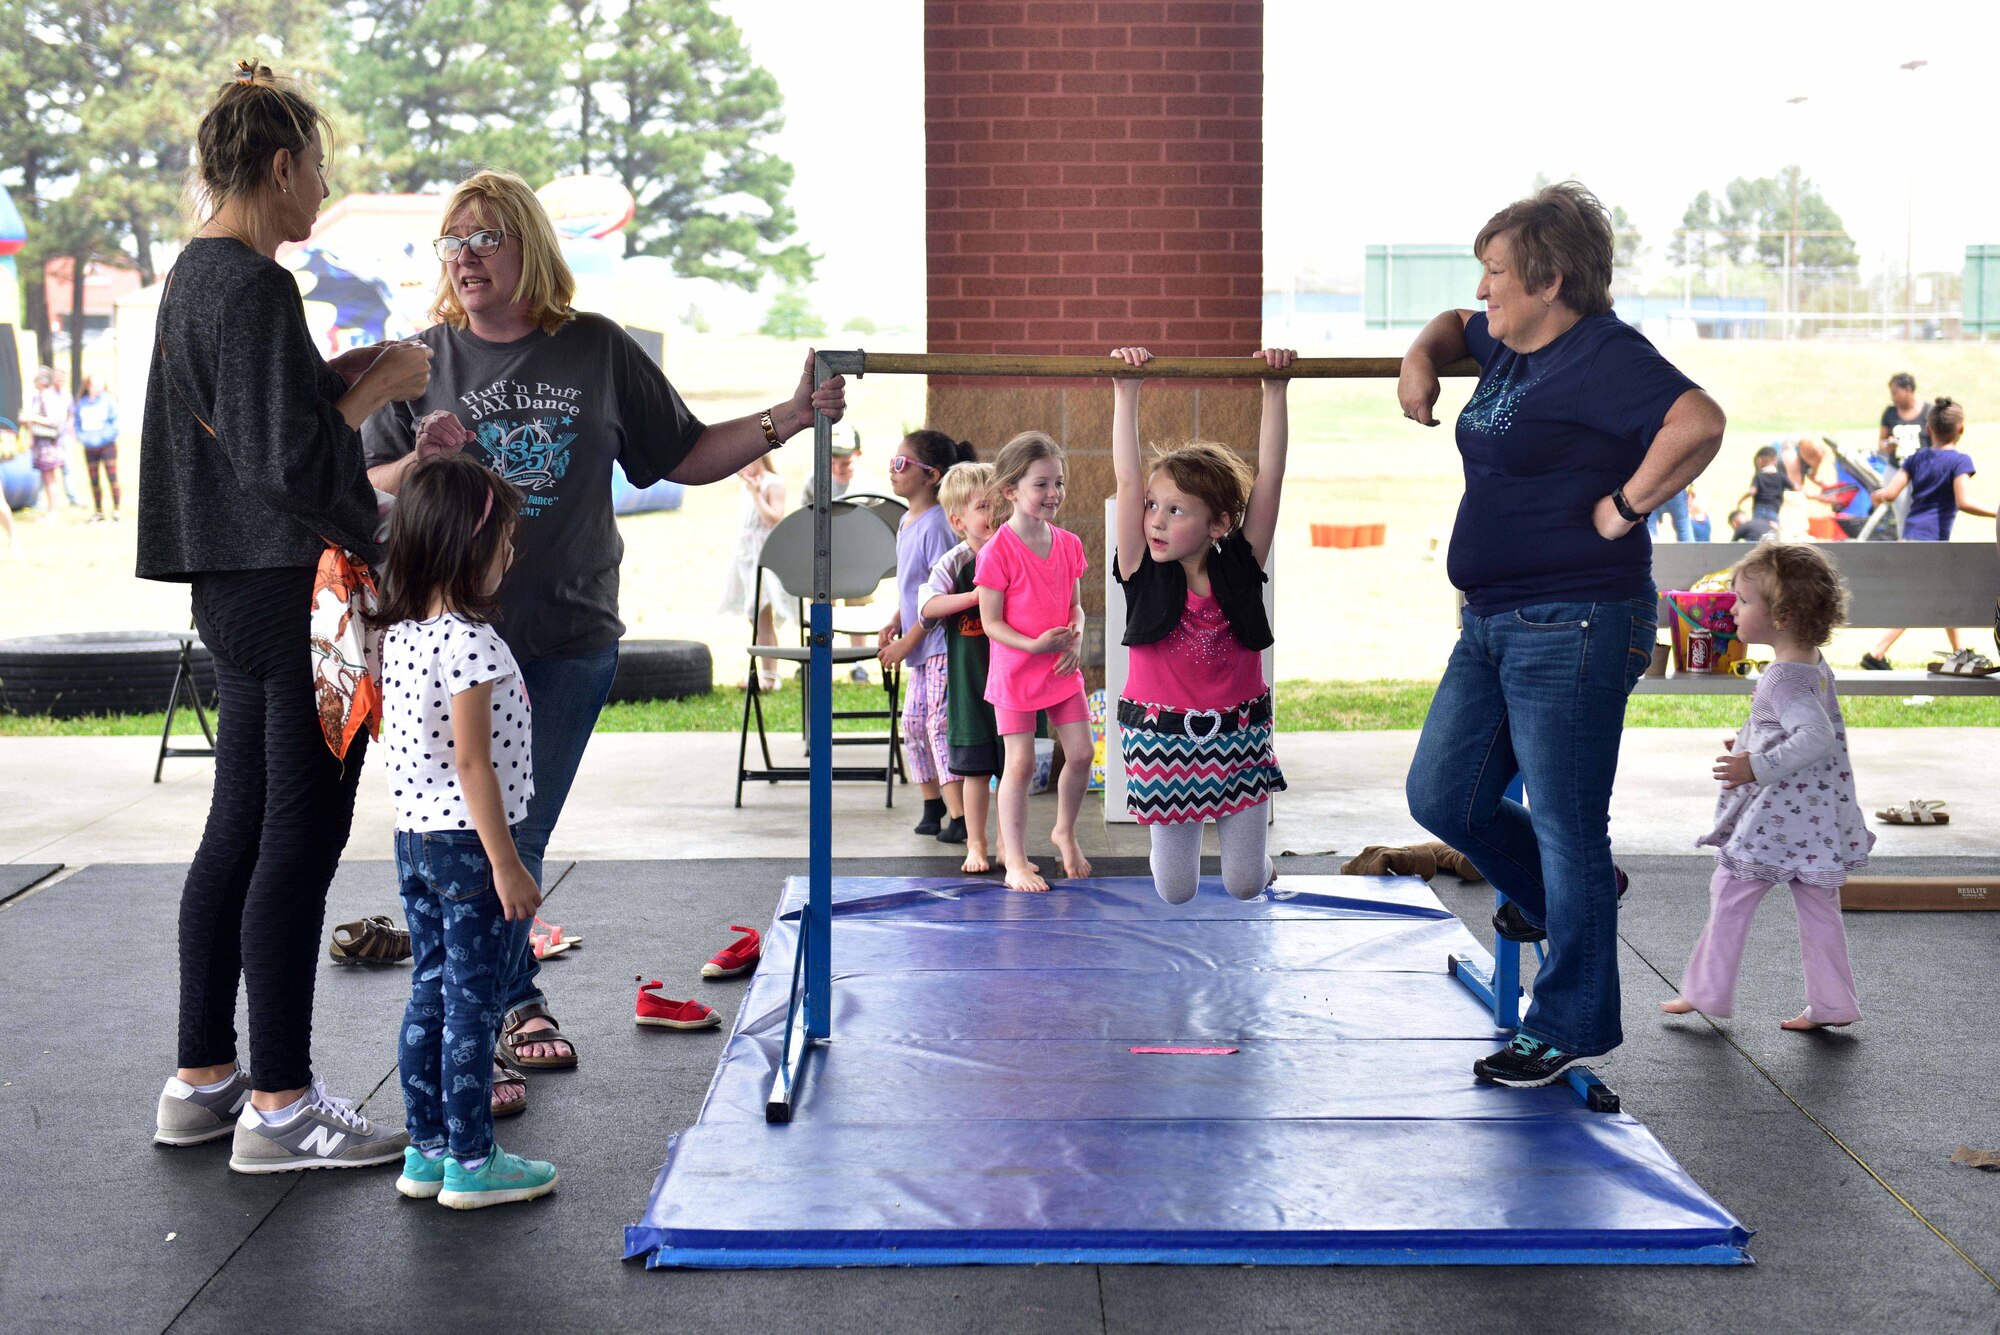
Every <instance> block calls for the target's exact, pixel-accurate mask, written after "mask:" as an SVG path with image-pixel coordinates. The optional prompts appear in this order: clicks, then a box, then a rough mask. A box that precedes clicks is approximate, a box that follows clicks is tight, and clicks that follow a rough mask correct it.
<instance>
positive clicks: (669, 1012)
mask: <svg viewBox="0 0 2000 1335" xmlns="http://www.w3.org/2000/svg"><path fill="white" fill-rule="evenodd" d="M632 981H634V982H637V981H638V979H637V978H636V977H635V978H634V979H633V980H632ZM665 986H666V984H665V983H663V982H661V981H660V980H659V979H657V978H655V979H654V980H653V981H652V982H650V983H647V984H646V985H645V986H644V987H642V988H640V989H639V1007H638V1011H637V1013H636V1014H635V1015H634V1016H633V1019H634V1020H636V1021H637V1022H638V1023H639V1024H643V1025H650V1026H652V1027H653V1028H655V1029H713V1028H714V1027H715V1026H716V1025H719V1024H721V1023H722V1017H721V1016H720V1015H717V1014H716V1013H715V1009H714V1008H713V1007H711V1006H704V1005H703V1004H702V1003H701V1002H699V1001H675V1000H674V999H673V998H672V997H669V996H665V995H663V994H661V993H660V991H659V989H660V988H663V987H665Z"/></svg>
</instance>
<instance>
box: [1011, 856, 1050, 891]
mask: <svg viewBox="0 0 2000 1335" xmlns="http://www.w3.org/2000/svg"><path fill="white" fill-rule="evenodd" d="M1007 888H1008V889H1009V890H1020V891H1024V892H1026V893H1027V894H1031V895H1040V894H1046V893H1048V888H1049V883H1048V882H1047V881H1045V880H1043V879H1042V878H1041V877H1040V876H1038V875H1036V874H1035V864H1034V863H1032V862H1010V863H1008V864H1007Z"/></svg>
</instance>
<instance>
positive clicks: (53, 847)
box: [0, 728, 2000, 867]
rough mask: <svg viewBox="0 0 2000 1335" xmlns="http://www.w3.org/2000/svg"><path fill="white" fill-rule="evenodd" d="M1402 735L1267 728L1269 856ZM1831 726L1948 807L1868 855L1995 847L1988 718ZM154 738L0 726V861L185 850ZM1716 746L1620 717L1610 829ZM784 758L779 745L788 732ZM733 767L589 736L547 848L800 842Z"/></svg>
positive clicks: (1618, 829) (1359, 779) (193, 772)
mask: <svg viewBox="0 0 2000 1335" xmlns="http://www.w3.org/2000/svg"><path fill="white" fill-rule="evenodd" d="M1416 740H1417V734H1416V733H1414V732H1408V731H1404V732H1345V733H1289V734H1286V735H1285V736H1284V737H1283V738H1281V739H1280V742H1279V759H1280V760H1281V761H1282V763H1283V764H1284V767H1285V773H1286V777H1287V779H1288V780H1289V782H1290V784H1291V788H1290V790H1289V791H1288V792H1286V793H1285V794H1283V795H1282V796H1281V797H1280V798H1279V799H1278V802H1277V820H1276V824H1275V827H1274V828H1273V831H1272V839H1271V846H1272V849H1273V851H1274V852H1278V851H1283V852H1293V853H1336V852H1337V853H1340V854H1342V855H1351V854H1353V853H1355V852H1358V851H1359V850H1360V849H1361V848H1362V847H1363V846H1364V845H1366V844H1393V843H1402V842H1405V841H1408V840H1413V839H1420V838H1423V837H1426V836H1424V835H1423V834H1422V832H1421V831H1420V830H1418V828H1417V826H1416V825H1415V823H1414V822H1413V821H1411V819H1410V815H1409V810H1408V808H1407V806H1406V805H1405V803H1404V800H1403V775H1404V772H1405V770H1406V769H1407V768H1408V766H1409V760H1410V753H1411V750H1412V748H1413V747H1414V746H1415V745H1416ZM1849 740H1850V744H1851V747H1852V750H1853V756H1854V765H1855V770H1856V772H1857V773H1859V774H1860V775H1861V778H1862V784H1861V798H1862V801H1863V802H1864V803H1865V804H1866V805H1867V806H1868V807H1869V808H1870V809H1873V808H1876V807H1880V806H1885V805H1887V804H1888V803H1891V802H1901V801H1904V800H1906V799H1908V798H1911V797H1929V798H1944V799H1947V800H1949V801H1950V803H1951V809H1952V813H1953V819H1952V822H1951V824H1949V825H1943V826H1930V827H1924V828H1907V827H1906V828H1898V827H1893V826H1886V825H1880V824H1877V825H1876V827H1875V828H1876V833H1877V834H1878V835H1879V836H1880V841H1881V842H1880V843H1879V844H1878V845H1877V847H1876V850H1875V851H1876V855H1877V856H1878V857H1913V856H1937V857H1958V858H1978V859H1985V860H1991V859H1994V858H1996V857H2000V787H1996V786H1995V785H1992V784H1990V783H1986V782H1973V781H1971V776H1972V775H1973V774H1975V773H1979V774H1984V773H1985V772H1986V771H1987V769H1988V766H1987V764H1986V757H1987V756H1988V755H1989V754H1990V751H1991V747H1992V736H1991V734H1990V732H1988V731H1986V730H1983V729H1975V728H1869V729H1856V730H1855V731H1854V732H1853V733H1852V734H1851V735H1850V739H1849ZM780 745H781V746H786V745H790V744H787V743H781V744H780ZM157 747H158V743H157V742H155V741H153V740H151V739H148V738H141V737H87V738H85V737H80V738H68V737H51V738H39V737H12V738H5V739H0V811H5V812H7V813H8V814H7V819H6V820H5V822H4V825H0V863H9V862H22V863H46V862H61V863H65V864H67V865H69V866H72V867H74V866H81V865H85V864H88V863H95V862H186V861H188V860H189V859H190V858H192V857H193V855H194V850H195V846H196V845H197V843H199V841H200V838H201V826H202V820H203V818H204V817H205V816H206V814H207V811H208V798H209V789H210V786H211V782H212V778H213V774H214V764H213V762H212V761H208V760H170V761H168V762H167V769H166V776H165V782H163V783H160V784H157V785H156V784H154V783H153V782H152V774H153V757H154V753H155V751H156V750H157ZM1719 751H1720V737H1719V735H1717V734H1716V733H1714V732H1712V731H1710V730H1707V729H1667V728H1639V729H1633V730H1631V731H1629V732H1627V733H1626V734H1625V744H1624V750H1623V754H1622V756H1621V759H1620V763H1619V771H1618V785H1617V788H1616V792H1615V794H1614V797H1613V801H1612V808H1611V813H1612V821H1611V832H1612V838H1613V839H1614V841H1615V842H1616V845H1617V848H1618V851H1619V854H1620V855H1621V856H1636V855H1643V854H1668V855H1671V854H1682V853H1691V852H1693V851H1694V850H1693V841H1694V839H1695V838H1696V836H1698V835H1700V834H1702V833H1704V832H1705V831H1706V830H1707V829H1708V828H1709V819H1710V817H1711V815H1712V813H1713V811H1714V802H1715V786H1714V783H1713V781H1712V780H1711V779H1710V778H1709V777H1708V772H1709V766H1710V763H1711V761H1712V759H1713V757H1714V756H1715V755H1717V754H1718V753H1719ZM790 754H796V747H795V746H792V747H791V751H790ZM858 754H859V753H858V751H857V752H854V753H850V755H852V756H858ZM849 758H850V757H849V756H844V757H843V759H849ZM780 760H781V763H783V761H784V756H783V755H782V754H781V756H780ZM735 763H736V738H735V736H734V734H727V733H604V734H600V735H598V736H597V737H595V738H593V739H592V740H591V744H590V749H589V751H588V752H586V753H585V755H584V761H583V768H582V770H581V772H580V773H579V774H578V776H577V782H576V787H575V789H574V790H573V791H572V793H571V795H570V800H569V803H568V807H567V810H566V811H565V813H564V815H563V820H562V824H561V825H559V826H558V827H557V829H556V833H555V840H554V843H553V844H552V845H551V847H550V850H549V855H550V856H551V857H564V858H576V859H587V860H599V859H607V858H621V859H655V858H730V857H762V858H802V857H804V856H805V855H806V842H807V841H806V822H805V812H806V790H805V786H804V785H803V784H796V783H793V784H781V785H769V784H753V785H751V786H750V787H749V788H747V789H746V790H745V792H744V805H743V807H742V808H741V809H740V810H739V809H737V808H735V807H734V806H733V805H732V798H733V795H734V784H735ZM1052 803H1053V799H1052V798H1048V797H1041V798H1037V799H1035V806H1034V808H1033V810H1032V812H1031V815H1030V824H1029V830H1030V833H1031V835H1032V836H1034V837H1037V838H1039V837H1042V835H1043V834H1045V832H1046V830H1047V828H1048V825H1049V822H1050V820H1051V818H1052ZM1100 810H1101V808H1100V806H1099V805H1098V799H1097V798H1095V797H1092V798H1090V799H1089V800H1088V805H1087V806H1086V808H1085V812H1084V819H1083V821H1082V823H1081V828H1082V831H1083V840H1084V845H1085V851H1086V852H1087V853H1089V854H1090V855H1091V856H1099V855H1132V856H1141V855H1143V854H1144V853H1145V851H1146V835H1145V833H1144V831H1142V830H1140V829H1139V828H1138V827H1136V826H1129V825H1116V826H1113V825H1106V824H1105V823H1104V822H1103V821H1102V820H1101V819H1099V818H1098V814H1097V813H1098V812H1099V811H1100ZM917 811H918V799H917V796H916V790H915V789H914V788H911V787H907V786H905V787H902V788H900V789H899V790H898V792H897V795H896V805H895V807H894V809H885V808H884V807H883V804H882V790H881V788H880V787H879V786H877V785H871V784H865V783H847V784H839V785H836V786H835V789H834V821H835V853H836V855H837V856H846V857H854V856H874V857H920V856H927V855H934V854H936V853H937V852H939V851H940V849H939V846H938V844H937V843H936V842H935V841H934V840H930V839H926V838H921V837H919V836H917V835H914V834H912V833H911V832H910V827H911V825H913V824H914V823H915V821H916V817H917ZM391 829H392V813H391V810H390V806H389V797H388V789H387V786H386V785H385V784H384V783H382V782H381V781H380V779H379V778H376V777H374V776H364V777H363V779H362V783H361V797H360V802H359V805H358V809H357V811H356V814H355V821H354V833H353V836H352V838H351V840H350V841H349V844H348V850H347V856H348V857H350V858H353V857H360V858H371V859H372V858H380V857H383V856H384V855H385V854H386V853H387V851H388V849H389V846H390V832H391ZM1213 837H1214V836H1213V834H1211V835H1210V839H1211V841H1212V840H1213ZM1211 851H1212V850H1211Z"/></svg>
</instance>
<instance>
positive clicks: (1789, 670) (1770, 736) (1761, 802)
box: [1660, 541, 1875, 1029]
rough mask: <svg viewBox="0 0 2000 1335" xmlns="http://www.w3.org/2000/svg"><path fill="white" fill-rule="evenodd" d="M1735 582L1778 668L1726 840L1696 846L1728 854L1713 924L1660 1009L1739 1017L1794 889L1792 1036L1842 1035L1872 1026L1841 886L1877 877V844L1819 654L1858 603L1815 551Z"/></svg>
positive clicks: (1724, 762)
mask: <svg viewBox="0 0 2000 1335" xmlns="http://www.w3.org/2000/svg"><path fill="white" fill-rule="evenodd" d="M1733 573H1734V576H1735V588H1736V628H1737V633H1738V634H1739V635H1740V636H1741V637H1742V638H1743V639H1744V640H1745V641H1746V642H1751V643H1757V644H1768V645H1770V646H1771V648H1772V650H1773V651H1774V659H1773V662H1772V663H1771V666H1770V667H1769V668H1768V669H1766V670H1765V672H1764V674H1763V676H1762V677H1761V678H1760V679H1759V680H1758V683H1757V693H1756V695H1755V696H1754V697H1753V699H1752V700H1751V704H1750V718H1749V721H1748V722H1746V723H1745V724H1744V725H1743V727H1742V729H1741V730H1740V731H1739V732H1738V733H1737V734H1736V736H1735V737H1734V738H1733V739H1730V740H1729V741H1727V742H1725V743H1724V745H1725V747H1726V748H1727V753H1726V754H1724V755H1721V756H1718V757H1716V763H1715V777H1716V779H1717V780H1719V781H1720V782H1721V783H1722V794H1721V796H1720V797H1719V798H1718V799H1717V801H1716V805H1715V828H1714V829H1712V830H1711V831H1709V832H1708V833H1707V834H1705V835H1703V836H1702V837H1701V838H1700V839H1698V840H1696V841H1695V842H1696V843H1697V844H1701V845H1706V846H1710V847H1713V848H1714V849H1715V850H1716V853H1715V862H1716V867H1715V879H1714V881H1713V882H1712V883H1711V884H1710V887H1709V896H1710V898H1709V912H1708V925H1707V926H1706V927H1705V928H1703V929H1702V933H1701V938H1700V939H1699V940H1698V941H1696V942H1695V946H1694V954H1693V955H1692V956H1691V957H1690V958H1689V960H1688V967H1687V977H1686V978H1685V979H1684V980H1683V982H1682V986H1681V994H1680V996H1679V997H1677V998H1675V999H1674V1000H1672V1001H1663V1002H1661V1003H1660V1009H1662V1010H1664V1011H1666V1012H1668V1013H1669V1014H1671V1015H1685V1014H1687V1013H1688V1012H1690V1011H1701V1012H1704V1013H1705V1014H1708V1015H1712V1016H1718V1017H1726V1016H1728V1015H1729V1014H1730V1012H1731V1009H1732V1007H1733V1004H1734V1001H1735V995H1736V974H1737V970H1738V968H1739V966H1740V965H1741V964H1742V960H1743V945H1744V941H1745V939H1746V937H1747V936H1748V935H1749V932H1750V919H1751V917H1752V916H1753V915H1754V914H1755V913H1756V911H1757V905H1758V903H1759V902H1760V901H1761V900H1762V899H1763V898H1764V895H1765V893H1766V892H1767V891H1769V890H1770V889H1771V888H1772V887H1773V886H1775V885H1789V886H1790V888H1791V892H1792V902H1793V903H1794V904H1795V905H1796V906H1797V908H1798V914H1799V954H1800V958H1801V960H1802V962H1803V964H1804V966H1805V983H1806V1008H1805V1010H1804V1011H1802V1012H1801V1013H1800V1014H1799V1015H1798V1016H1797V1017H1796V1018H1794V1019H1790V1020H1786V1021H1785V1022H1784V1024H1783V1027H1784V1028H1786V1029H1818V1028H1821V1027H1828V1028H1838V1027H1839V1026H1841V1025H1847V1024H1852V1023H1854V1021H1856V1020H1858V1019H1860V1018H1861V1004H1860V1001H1859V999H1858V998H1857V997H1856V996H1855V991H1854V971H1853V969H1852V968H1851V967H1850V966H1849V965H1848V961H1847V933H1846V929H1845V928H1844V927H1843V926H1842V924H1841V920H1840V887H1841V886H1842V885H1843V884H1845V882H1846V880H1847V877H1848V875H1849V874H1850V873H1852V872H1854V871H1857V870H1859V869H1860V868H1862V867H1865V866H1867V865H1868V851H1869V849H1871V848H1872V847H1874V844H1875V836H1874V835H1873V834H1872V833H1870V832H1869V830H1868V827H1867V825H1866V823H1865V822H1864V821H1863V819H1862V813H1861V807H1860V804H1859V803H1857V802H1856V801H1855V798H1854V767H1853V765H1852V763H1851V762H1850V761H1849V760H1848V756H1847V730H1846V726H1845V725H1844V724H1843V722H1842V721H1841V716H1840V702H1839V700H1837V699H1836V698H1835V697H1834V691H1833V672H1832V670H1831V669H1829V668H1828V667H1827V665H1826V661H1825V659H1823V658H1822V657H1821V656H1820V652H1819V646H1821V645H1822V644H1825V643H1826V641H1827V639H1828V638H1829V637H1830V636H1831V635H1832V634H1833V628H1834V627H1835V626H1836V625H1838V624H1839V623H1840V621H1841V619H1842V615H1843V613H1844V611H1845V609H1846V603H1847V592H1846V590H1845V589H1844V588H1842V587H1841V583H1840V576H1839V575H1838V574H1836V573H1835V572H1834V569H1833V566H1832V564H1831V563H1829V562H1828V561H1827V559H1826V557H1825V555H1823V554H1822V553H1821V552H1820V550H1819V549H1818V548H1817V547H1813V546H1810V545H1807V544H1803V543H1785V542H1778V541H1766V542H1764V543H1761V544H1759V545H1758V547H1757V549H1756V550H1755V551H1753V552H1752V553H1751V554H1750V555H1749V556H1746V557H1745V558H1743V560H1742V561H1740V562H1738V563H1737V565H1736V569H1735V571H1734V572H1733Z"/></svg>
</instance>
